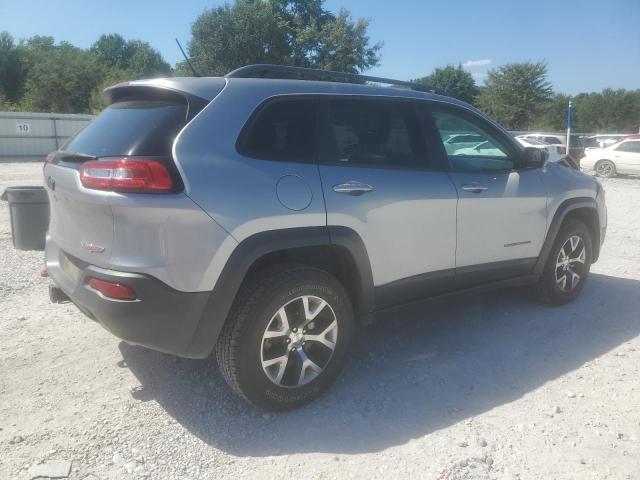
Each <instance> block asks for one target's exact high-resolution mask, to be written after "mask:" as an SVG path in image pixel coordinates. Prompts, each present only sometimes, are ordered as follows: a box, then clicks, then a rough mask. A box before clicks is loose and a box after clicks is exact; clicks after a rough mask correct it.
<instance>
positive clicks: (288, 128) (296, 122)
mask: <svg viewBox="0 0 640 480" xmlns="http://www.w3.org/2000/svg"><path fill="white" fill-rule="evenodd" d="M316 123H317V122H316V101H315V100H310V99H291V100H281V99H278V100H272V101H270V102H269V103H267V104H266V105H264V106H263V107H262V108H260V109H259V110H258V112H257V114H256V115H255V116H254V117H253V118H252V119H251V120H249V123H248V124H247V127H246V128H245V130H244V131H243V133H242V134H241V136H240V140H239V142H238V151H239V152H240V153H242V154H243V155H246V156H249V157H253V158H259V159H265V160H279V161H286V162H303V163H306V162H313V161H315V157H316Z"/></svg>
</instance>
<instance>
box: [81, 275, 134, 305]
mask: <svg viewBox="0 0 640 480" xmlns="http://www.w3.org/2000/svg"><path fill="white" fill-rule="evenodd" d="M89 286H90V287H91V288H93V289H94V290H96V291H98V292H100V293H101V294H102V295H104V296H105V297H107V298H113V299H114V300H129V301H131V300H135V299H136V294H135V292H134V291H133V290H132V289H131V288H130V287H127V286H126V285H122V284H121V283H114V282H107V281H105V280H100V279H97V278H92V279H90V280H89Z"/></svg>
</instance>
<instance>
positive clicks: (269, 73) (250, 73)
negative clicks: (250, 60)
mask: <svg viewBox="0 0 640 480" xmlns="http://www.w3.org/2000/svg"><path fill="white" fill-rule="evenodd" d="M225 77H226V78H287V79H296V80H320V81H325V82H340V83H356V84H364V83H365V82H373V83H384V84H388V85H396V86H400V87H406V88H408V89H411V90H416V91H419V92H427V93H437V94H439V95H446V93H445V92H443V91H442V90H440V89H439V88H436V87H433V86H431V85H423V84H421V83H414V82H406V81H404V80H394V79H392V78H383V77H371V76H369V75H359V74H355V73H345V72H335V71H332V70H319V69H315V68H304V67H289V66H286V65H269V64H258V65H247V66H245V67H240V68H238V69H236V70H233V71H232V72H229V73H227V74H226V75H225Z"/></svg>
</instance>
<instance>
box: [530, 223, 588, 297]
mask: <svg viewBox="0 0 640 480" xmlns="http://www.w3.org/2000/svg"><path fill="white" fill-rule="evenodd" d="M592 251H593V250H592V243H591V235H590V233H589V229H588V228H587V226H586V225H585V224H584V223H582V222H581V221H580V220H577V219H573V218H570V219H568V220H566V221H565V223H564V225H563V226H562V228H561V229H560V232H558V235H557V237H556V239H555V241H554V243H553V247H552V249H551V253H550V254H549V258H548V259H547V264H546V265H545V269H544V271H543V273H542V276H541V277H540V280H539V282H538V285H537V286H536V288H535V294H536V295H535V296H536V297H537V299H538V300H541V301H543V302H545V303H549V304H552V305H564V304H565V303H569V302H571V301H573V300H574V299H575V298H576V297H577V296H578V295H579V294H580V292H581V291H582V289H583V288H584V285H585V282H586V280H587V276H588V275H589V269H590V268H591V258H592Z"/></svg>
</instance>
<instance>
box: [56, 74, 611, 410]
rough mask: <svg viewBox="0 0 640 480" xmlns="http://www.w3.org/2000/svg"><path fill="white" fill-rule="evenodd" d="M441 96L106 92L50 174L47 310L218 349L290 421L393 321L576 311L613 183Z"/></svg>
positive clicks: (214, 84) (308, 79) (253, 78)
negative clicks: (491, 301)
mask: <svg viewBox="0 0 640 480" xmlns="http://www.w3.org/2000/svg"><path fill="white" fill-rule="evenodd" d="M275 77H278V78H275ZM282 77H290V78H288V79H287V78H282ZM303 79H304V80H303ZM314 79H315V80H314ZM318 80H322V81H318ZM371 80H373V81H375V82H378V83H382V82H384V83H388V84H397V85H396V87H395V88H394V87H381V86H377V85H368V84H365V82H366V81H371ZM398 86H400V87H402V88H397V87H398ZM429 90H430V89H429V88H428V87H424V86H419V85H412V84H408V83H406V82H398V81H393V80H389V79H377V78H372V77H362V76H354V75H345V74H338V73H332V72H323V71H313V70H305V69H297V68H284V67H274V66H264V65H261V66H249V67H244V68H242V69H239V70H236V71H234V72H232V73H230V74H228V75H227V76H226V77H224V78H170V79H160V80H142V81H134V82H126V83H121V84H118V85H115V86H113V87H111V88H109V89H107V91H106V97H107V99H108V103H109V107H108V108H106V109H105V110H104V111H103V113H102V114H101V115H100V116H98V117H97V118H96V119H95V120H94V121H93V122H92V123H91V124H90V125H89V126H88V127H87V128H85V129H84V130H83V131H81V132H80V133H79V134H77V135H76V136H75V137H73V138H72V139H71V140H70V141H69V142H68V143H67V144H66V145H65V146H64V147H63V148H62V149H61V150H60V151H57V152H54V153H53V154H51V155H50V156H49V157H48V159H47V163H46V164H45V167H44V177H45V183H46V185H47V191H48V195H49V199H50V206H51V219H50V225H49V231H48V234H47V241H46V266H47V270H48V273H49V276H50V278H51V280H52V282H53V283H52V285H51V288H50V293H51V297H52V300H54V301H66V300H69V299H70V300H71V301H72V302H73V303H75V304H76V305H77V306H78V308H79V309H80V310H82V311H83V312H84V313H85V314H86V315H88V316H89V317H91V318H92V319H94V320H95V321H97V322H99V323H100V324H101V325H102V326H103V327H104V328H106V329H107V330H109V331H110V332H112V333H113V334H114V335H116V336H118V337H120V338H122V339H124V340H126V341H127V342H130V343H133V344H139V345H144V346H146V347H149V348H152V349H156V350H160V351H163V352H168V353H172V354H175V355H180V356H185V357H192V358H204V357H207V356H209V355H210V354H211V353H212V352H213V351H215V354H216V356H217V360H218V362H219V365H220V370H221V371H222V374H223V375H224V377H225V378H226V380H227V381H228V383H229V384H230V386H231V387H232V388H233V390H234V391H236V392H237V393H238V394H239V395H241V396H242V397H244V398H245V399H248V400H249V401H251V402H253V403H255V404H256V405H258V406H260V407H262V408H266V409H271V410H287V409H291V408H294V407H297V406H300V405H302V404H305V403H307V402H309V401H310V400H312V399H314V398H316V397H317V396H318V395H319V394H320V393H321V392H322V391H323V390H325V389H326V388H327V387H328V386H329V384H330V383H331V382H332V381H333V380H334V379H335V378H336V377H337V375H338V373H339V371H340V369H341V367H342V365H343V362H344V360H345V354H346V352H347V349H348V346H349V342H350V341H351V339H352V337H353V336H354V333H355V332H356V330H357V329H358V328H361V327H362V326H363V325H365V324H367V323H368V322H370V321H371V320H372V319H374V318H375V316H376V313H378V312H380V311H382V310H385V309H389V308H391V307H395V306H397V305H400V304H405V303H408V302H413V301H417V300H421V299H424V298H426V297H433V296H438V295H444V294H449V293H451V292H455V291H461V290H469V289H474V290H475V289H480V288H487V287H503V286H514V285H516V286H527V288H528V289H529V290H531V291H533V292H535V294H536V295H537V297H538V298H540V299H542V300H544V301H545V302H548V303H551V304H556V305H560V304H564V303H567V302H569V301H571V300H573V299H575V298H576V296H577V295H578V294H579V293H580V291H581V290H582V288H583V287H584V285H585V281H586V278H587V275H588V273H589V268H590V265H591V264H592V263H593V262H595V261H596V260H597V258H598V254H599V251H600V246H601V244H602V242H603V239H604V236H605V229H606V210H605V204H604V192H603V190H602V188H601V186H600V184H599V183H598V182H597V181H596V180H595V179H594V178H592V177H590V176H587V175H585V174H583V173H581V172H579V171H577V170H575V169H574V168H572V167H571V166H570V165H568V164H562V163H560V164H547V163H546V159H545V153H544V152H542V151H541V150H539V149H536V148H530V149H527V148H523V147H521V146H520V144H519V143H518V142H516V141H515V140H514V138H513V137H512V136H511V135H510V134H509V133H507V132H506V131H505V130H504V129H503V128H502V127H500V126H499V125H497V124H496V123H495V122H493V121H492V120H491V119H489V118H488V117H486V116H485V115H483V114H482V113H481V112H479V111H478V110H476V109H475V108H473V107H471V106H469V105H467V104H465V103H463V102H460V101H457V100H454V99H453V98H450V97H447V96H444V95H438V94H436V93H431V92H430V91H429ZM462 137H463V138H465V139H468V140H469V141H465V142H462V143H460V142H457V141H455V139H456V138H462ZM448 139H454V141H450V142H448V141H447V140H448Z"/></svg>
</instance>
